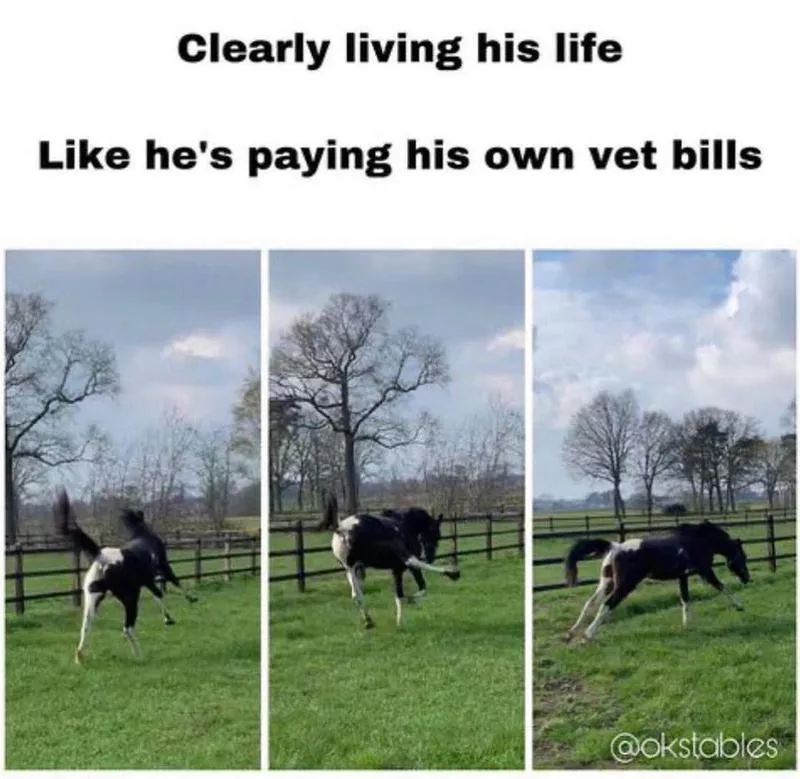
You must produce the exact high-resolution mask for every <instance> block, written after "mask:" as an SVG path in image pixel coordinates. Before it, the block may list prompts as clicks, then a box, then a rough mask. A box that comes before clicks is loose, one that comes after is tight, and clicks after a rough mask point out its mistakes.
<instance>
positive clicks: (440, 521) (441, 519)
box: [436, 514, 444, 525]
mask: <svg viewBox="0 0 800 779" xmlns="http://www.w3.org/2000/svg"><path fill="white" fill-rule="evenodd" d="M436 521H437V522H438V523H439V524H440V525H441V524H442V522H443V521H444V514H439V516H438V517H436Z"/></svg>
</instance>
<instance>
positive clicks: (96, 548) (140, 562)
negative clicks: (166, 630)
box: [54, 490, 191, 663]
mask: <svg viewBox="0 0 800 779" xmlns="http://www.w3.org/2000/svg"><path fill="white" fill-rule="evenodd" d="M54 514H55V520H56V527H57V528H58V530H59V532H60V533H61V534H62V535H64V536H66V537H68V538H71V539H72V541H73V543H74V544H76V546H77V547H78V548H79V549H80V550H81V551H82V552H84V553H85V554H86V555H87V556H88V557H89V560H90V561H91V565H90V566H89V570H88V571H87V572H86V575H85V576H84V579H83V622H82V623H81V635H80V641H79V642H78V647H77V649H76V650H75V662H76V663H80V662H81V661H82V659H83V652H84V649H85V647H86V640H87V638H88V636H89V631H90V629H91V626H92V621H93V620H94V618H95V617H96V616H97V610H98V607H99V606H100V603H101V602H102V600H103V598H105V596H106V595H107V594H108V593H111V594H112V595H113V596H114V597H115V598H117V600H119V601H120V603H122V606H123V609H124V611H125V616H124V622H123V628H122V634H123V635H124V636H125V638H127V639H128V641H129V643H130V645H131V649H132V650H133V654H134V655H137V656H138V655H139V653H140V651H139V642H138V641H137V639H136V634H135V632H134V628H135V626H136V618H137V616H138V613H139V594H140V591H141V589H142V587H145V588H147V589H148V590H150V592H152V593H153V595H154V596H155V598H156V600H157V601H158V603H159V605H160V606H161V614H162V616H163V617H164V624H165V625H174V624H175V621H174V620H173V619H172V617H171V616H170V615H169V613H168V612H167V609H166V607H165V605H164V594H163V592H162V590H161V588H160V587H159V584H158V578H159V576H162V575H164V576H166V575H167V573H166V571H167V569H168V571H169V575H171V577H172V578H173V579H175V574H174V573H172V569H171V568H170V567H169V563H168V562H166V553H165V552H164V550H163V542H161V540H160V539H158V541H159V542H160V547H159V545H157V544H155V543H154V542H153V537H154V536H155V534H153V533H152V531H149V529H147V528H146V526H145V529H147V530H148V533H147V534H142V533H141V532H140V533H139V534H138V535H136V536H135V537H134V538H132V539H131V540H130V541H128V542H126V543H125V544H123V546H121V547H100V545H99V544H98V543H97V542H96V541H95V540H94V539H93V538H91V537H90V536H89V535H87V534H86V533H85V532H84V531H83V530H82V529H81V528H80V527H79V525H78V523H77V522H76V521H75V514H74V512H73V510H72V506H71V505H70V502H69V498H68V497H67V493H66V491H65V490H61V492H60V493H59V495H58V499H57V501H56V505H55V509H54ZM123 524H124V525H125V526H126V527H130V526H136V527H139V528H141V526H142V525H143V524H144V522H143V517H141V518H140V517H139V516H138V514H136V515H134V512H131V511H126V512H125V514H123ZM161 555H163V562H164V563H166V568H165V567H164V566H163V563H161V562H160V560H161V559H162V558H161ZM189 599H190V600H191V597H190V598H189Z"/></svg>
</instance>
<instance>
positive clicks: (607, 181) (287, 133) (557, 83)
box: [0, 0, 800, 757]
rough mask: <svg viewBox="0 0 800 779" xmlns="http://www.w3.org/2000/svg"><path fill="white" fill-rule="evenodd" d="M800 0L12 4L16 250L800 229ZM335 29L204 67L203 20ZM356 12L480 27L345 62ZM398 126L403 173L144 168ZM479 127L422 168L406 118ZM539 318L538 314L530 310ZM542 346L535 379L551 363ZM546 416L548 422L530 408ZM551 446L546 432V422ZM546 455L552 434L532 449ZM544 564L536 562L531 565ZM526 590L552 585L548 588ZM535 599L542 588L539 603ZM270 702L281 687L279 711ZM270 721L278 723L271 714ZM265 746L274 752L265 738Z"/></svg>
mask: <svg viewBox="0 0 800 779" xmlns="http://www.w3.org/2000/svg"><path fill="white" fill-rule="evenodd" d="M797 7H798V6H797V3H796V1H795V0H787V1H786V2H776V1H768V0H761V1H760V2H736V1H735V0H722V1H719V0H702V2H697V0H668V1H667V2H662V1H660V0H659V1H657V0H649V1H648V2H640V1H636V0H631V1H622V0H620V1H615V0H610V1H608V0H607V1H606V2H603V3H599V2H596V0H594V1H577V0H573V1H572V2H564V1H563V0H560V1H555V0H554V1H552V2H530V1H528V2H501V1H498V0H493V2H481V3H472V2H465V0H456V1H454V2H449V1H445V0H435V1H434V0H405V1H404V2H384V3H375V2H347V1H345V0H339V1H338V2H330V0H327V1H326V0H320V1H318V2H300V1H297V0H296V1H295V2H292V3H291V4H290V3H285V2H284V3H278V2H250V3H245V2H222V1H221V0H219V1H218V2H200V1H199V0H184V1H177V0H173V2H169V3H164V2H153V1H152V0H139V1H138V2H136V3H129V4H126V5H122V4H111V3H107V2H86V1H84V2H71V3H61V2H36V1H35V0H27V2H25V3H16V4H14V5H13V7H12V6H11V5H10V4H5V5H4V6H3V10H2V17H1V18H0V116H2V121H1V122H0V138H1V139H2V144H0V249H8V248H28V249H35V248H53V249H64V248H106V249H123V248H181V249H190V248H226V249H234V248H326V249H331V248H380V249H389V248H422V249H433V248H446V249H457V248H492V249H496V248H509V249H519V248H528V247H533V248H564V249H578V248H592V249H599V248H641V249H648V248H649V249H667V248H731V249H739V248H742V249H744V248H796V247H797V246H798V245H799V244H800V209H798V198H797V185H796V180H797V174H798V168H799V166H798V161H799V160H800V157H798V152H797V144H798V140H799V139H800V133H798V121H797V119H798V106H799V105H800V100H798V98H797V83H798V79H797V76H798V67H797V56H796V51H797V47H796V31H797V29H798V24H797V22H798V19H797V16H798V14H797ZM590 30H594V31H596V32H598V33H599V34H600V35H601V36H602V37H610V38H615V39H617V40H619V41H620V42H621V43H622V45H623V47H624V57H623V59H622V62H621V63H618V64H614V65H604V64H597V65H580V66H578V65H572V66H565V65H555V64H553V62H552V59H551V58H550V57H549V56H548V53H549V52H550V51H551V47H552V40H553V36H554V33H555V32H557V31H579V32H585V31H590ZM211 31H219V32H221V33H223V34H224V35H225V36H229V37H232V38H241V39H243V40H251V39H255V38H267V39H275V38H279V37H288V36H290V35H292V34H293V33H294V32H296V31H303V32H305V33H306V34H307V35H309V36H311V37H315V38H330V39H332V40H333V47H332V50H331V52H330V53H329V55H328V60H327V61H326V63H325V65H324V66H323V68H322V69H321V70H319V71H316V72H309V71H307V70H306V69H305V68H304V67H302V66H297V65H266V64H244V63H243V64H238V65H225V64H219V65H206V64H202V65H188V64H186V63H183V62H182V61H181V60H180V59H179V58H178V56H177V53H176V45H177V41H178V38H179V37H180V36H181V35H182V34H184V33H186V32H201V33H207V32H211ZM347 31H353V32H358V31H365V32H370V33H371V34H372V35H374V36H378V37H380V36H387V37H388V36H394V35H396V34H397V33H398V32H401V31H403V32H407V33H408V34H409V35H410V36H418V37H432V38H439V37H450V36H453V35H463V36H464V39H465V45H464V48H463V50H462V53H463V54H464V56H465V58H466V64H465V66H464V67H463V68H462V70H460V71H456V72H449V71H448V72H439V71H437V70H435V69H434V68H433V66H432V65H402V66H397V65H392V66H386V65H383V66H379V65H373V66H356V65H346V64H344V63H343V57H342V46H343V38H344V33H345V32H347ZM479 31H485V32H487V33H489V34H492V35H494V36H496V37H502V35H503V33H505V32H509V31H513V32H515V33H516V34H517V37H519V38H535V39H537V40H538V41H539V42H540V43H541V44H542V46H543V48H544V52H545V54H544V56H543V57H542V58H541V60H540V61H539V62H537V63H535V64H527V65H526V64H517V65H491V66H490V65H477V64H475V63H474V57H473V56H472V55H473V54H474V46H473V42H474V38H475V36H476V34H477V32H479ZM80 137H86V138H89V139H90V140H91V141H92V142H94V143H97V144H101V145H123V146H127V147H129V148H130V149H131V150H132V152H133V154H134V160H135V163H134V165H133V166H132V167H131V168H130V169H129V170H126V171H122V172H113V171H105V172H96V171H90V172H81V173H67V172H42V171H39V170H38V169H37V154H38V142H39V141H40V140H51V141H53V142H54V143H55V144H56V146H57V145H58V143H59V142H61V141H63V140H64V139H65V138H80ZM148 137H153V138H156V139H157V140H158V141H159V142H161V143H163V144H171V145H183V144H188V145H192V144H195V143H196V142H198V141H200V140H207V141H209V143H211V144H213V145H225V146H230V147H232V148H233V149H234V151H235V152H236V153H237V155H238V154H241V153H242V152H243V151H244V150H245V149H246V147H248V146H250V145H266V146H279V145H312V146H316V145H324V143H325V142H326V140H327V139H328V138H336V139H337V140H338V141H339V142H340V143H341V144H352V145H361V146H367V145H372V144H377V143H385V142H389V141H390V142H393V143H394V144H395V148H394V154H393V163H394V165H395V173H394V174H393V175H392V176H390V177H389V178H387V179H374V180H371V179H368V178H366V177H365V176H364V175H363V174H362V173H359V172H353V171H350V172H348V171H345V172H337V171H326V170H322V171H320V172H319V173H318V174H317V175H316V176H314V177H312V178H310V179H303V178H301V177H300V176H299V175H298V174H297V173H293V172H288V171H287V172H280V173H269V172H268V173H266V174H263V175H262V176H261V178H259V179H256V180H249V179H248V178H247V176H246V173H245V170H244V169H243V166H242V164H241V160H240V162H239V164H238V165H237V166H235V168H234V169H233V170H231V171H225V172H217V171H211V170H208V169H207V168H205V167H198V169H196V170H195V171H192V172H170V173H153V172H147V171H144V170H143V166H142V165H141V160H142V154H141V151H142V149H143V146H144V140H145V139H146V138H148ZM410 137H413V138H417V139H418V140H419V141H420V142H423V143H424V142H428V143H431V142H432V141H433V139H435V138H442V139H444V140H445V141H446V142H447V143H448V144H449V145H460V146H467V147H469V148H470V150H471V152H472V160H473V163H472V165H471V166H470V168H469V169H468V170H467V171H460V172H406V171H405V170H403V165H402V154H400V152H401V151H402V148H403V146H404V143H405V140H406V139H407V138H410ZM678 137H679V138H683V139H685V140H686V141H688V142H692V141H697V140H699V139H700V138H714V137H719V138H735V139H737V140H738V141H739V142H740V143H741V144H742V145H756V146H759V147H760V148H761V149H762V154H763V160H764V164H763V165H762V167H761V168H760V169H759V170H758V171H755V172H753V171H748V172H745V171H737V172H704V173H685V172H684V173H679V172H674V171H672V170H670V168H669V165H668V164H667V161H668V157H667V155H666V147H667V146H668V144H669V142H670V141H671V139H673V138H678ZM648 139H649V140H652V141H654V142H655V143H656V144H657V145H658V146H659V147H660V148H661V149H662V150H661V152H660V157H659V160H660V163H661V167H660V169H659V170H658V171H656V172H649V171H636V172H612V171H607V172H598V171H595V170H593V169H592V167H591V166H590V165H589V164H588V158H587V157H586V156H581V155H580V154H579V165H578V169H576V170H574V171H560V172H549V173H548V172H536V171H510V172H506V173H498V172H491V171H488V170H485V169H484V168H483V167H482V165H481V164H480V157H481V154H480V152H481V150H482V149H484V148H486V147H488V146H492V145H536V146H539V145H572V146H574V147H576V150H577V149H580V148H582V147H585V146H588V145H606V144H609V145H610V144H613V145H634V146H637V145H640V144H641V143H642V142H644V141H645V140H648ZM529 321H530V320H529ZM530 375H531V374H530V364H528V376H529V377H530ZM529 423H530V419H529ZM529 447H530V441H529ZM528 451H529V452H530V448H529V450H528ZM527 568H528V571H529V570H530V566H527ZM526 589H528V590H529V589H530V588H529V587H527V588H526ZM529 609H530V603H528V613H530V612H529ZM264 711H265V712H266V706H265V707H264ZM263 735H264V736H265V735H266V730H264V733H263ZM264 756H265V757H266V751H265V752H264Z"/></svg>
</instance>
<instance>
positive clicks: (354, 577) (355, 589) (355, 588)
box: [345, 568, 373, 628]
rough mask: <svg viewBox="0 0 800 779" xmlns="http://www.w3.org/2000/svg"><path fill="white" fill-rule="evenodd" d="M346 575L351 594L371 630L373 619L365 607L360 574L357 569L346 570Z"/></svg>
mask: <svg viewBox="0 0 800 779" xmlns="http://www.w3.org/2000/svg"><path fill="white" fill-rule="evenodd" d="M345 574H346V575H347V581H348V582H350V594H351V596H352V598H353V600H354V601H355V603H356V605H357V606H358V610H359V611H360V612H361V617H362V619H363V620H364V624H365V625H366V626H367V627H369V628H371V627H372V625H373V622H372V617H370V615H369V612H368V611H367V610H366V608H365V607H364V593H363V591H362V589H361V579H360V577H359V575H358V572H357V571H356V569H355V568H345Z"/></svg>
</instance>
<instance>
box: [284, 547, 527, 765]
mask: <svg viewBox="0 0 800 779" xmlns="http://www.w3.org/2000/svg"><path fill="white" fill-rule="evenodd" d="M323 537H324V538H326V539H327V540H328V542H329V540H330V534H320V536H319V539H318V541H317V543H322V538H323ZM443 546H444V547H445V548H444V549H443V550H442V554H441V556H440V558H442V559H443V558H444V557H445V556H446V551H447V549H446V544H443ZM320 556H321V557H323V556H322V555H320ZM283 559H285V558H283ZM283 559H282V558H278V560H277V562H279V563H281V562H282V560H283ZM331 562H334V563H335V561H334V560H333V557H332V556H330V553H329V554H328V559H323V560H322V561H321V562H320V565H321V566H330V564H331ZM461 569H462V573H463V576H462V578H461V579H460V580H459V581H458V582H451V581H449V580H447V579H445V578H443V577H440V576H437V575H435V574H432V575H430V576H427V575H426V578H427V579H428V587H429V589H428V598H427V599H425V600H424V601H423V602H422V603H421V604H419V605H408V606H407V607H406V608H405V609H404V616H405V623H404V625H403V627H402V628H401V629H399V630H398V629H397V628H396V627H395V622H394V619H395V608H394V592H393V588H392V584H391V575H390V574H389V572H388V571H374V570H369V571H368V572H367V580H366V586H365V598H366V603H367V606H368V608H369V609H370V611H371V613H372V616H373V618H374V619H375V623H376V627H375V628H374V629H373V630H369V631H366V630H364V629H363V628H362V627H361V624H360V620H359V617H358V613H357V610H356V608H355V606H354V605H353V604H352V602H351V600H350V589H349V587H348V585H347V582H346V579H345V577H344V573H340V574H338V575H336V576H331V577H320V578H318V579H311V580H310V581H309V583H308V589H307V591H306V592H305V593H299V592H297V588H296V585H295V583H294V582H291V581H288V582H282V583H279V584H272V585H271V586H270V669H269V689H270V701H269V764H270V768H272V769H295V768H306V769H308V768H317V769H337V768H338V769H343V768H349V769H388V768H394V769H415V768H427V769H447V768H449V769H457V768H462V769H463V768H484V769H503V768H513V769H522V768H523V766H524V714H523V709H524V691H523V684H524V647H523V645H524V624H523V620H524V597H523V586H524V582H523V569H522V561H521V558H520V557H519V556H518V555H517V553H516V552H515V551H513V552H512V551H503V552H497V553H496V554H495V557H494V559H493V560H492V561H488V560H486V559H485V558H483V557H482V556H481V555H475V556H471V557H465V558H464V559H463V560H462V561H461ZM407 579H408V580H409V581H410V576H408V575H407ZM410 591H412V592H413V585H412V586H411V588H410Z"/></svg>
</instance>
